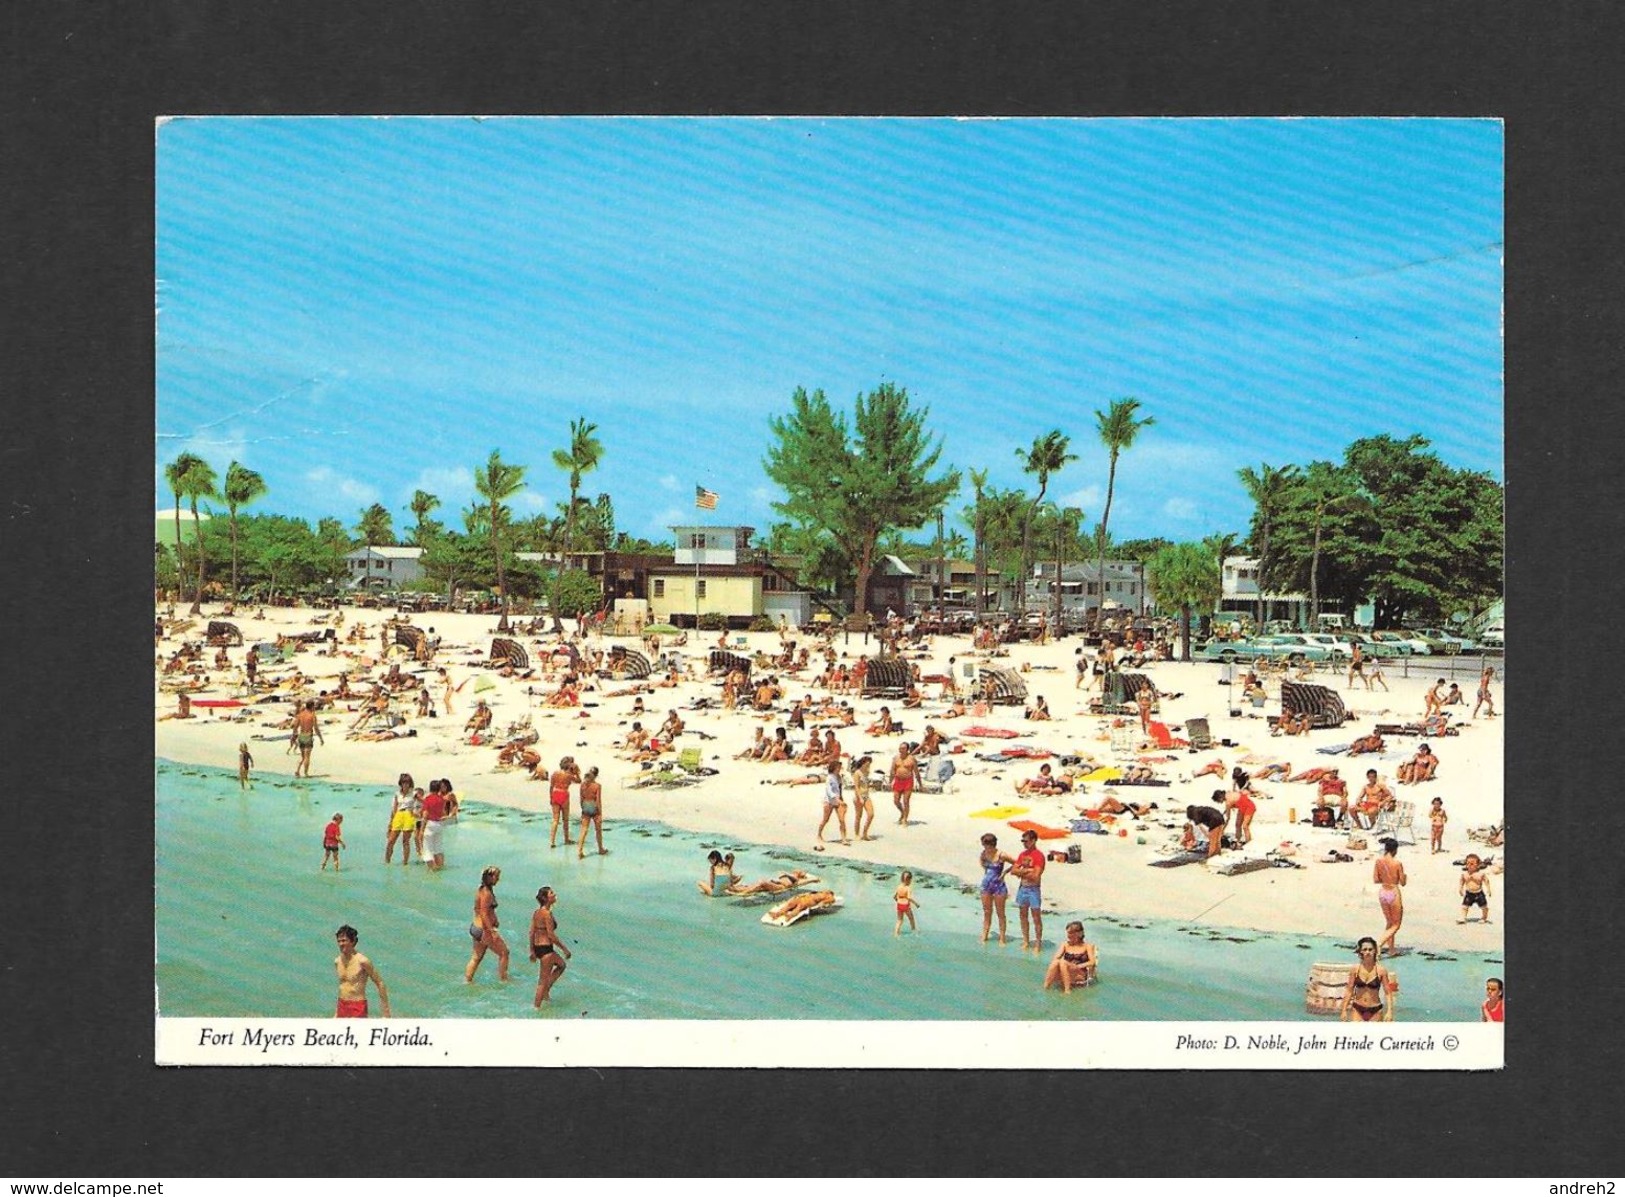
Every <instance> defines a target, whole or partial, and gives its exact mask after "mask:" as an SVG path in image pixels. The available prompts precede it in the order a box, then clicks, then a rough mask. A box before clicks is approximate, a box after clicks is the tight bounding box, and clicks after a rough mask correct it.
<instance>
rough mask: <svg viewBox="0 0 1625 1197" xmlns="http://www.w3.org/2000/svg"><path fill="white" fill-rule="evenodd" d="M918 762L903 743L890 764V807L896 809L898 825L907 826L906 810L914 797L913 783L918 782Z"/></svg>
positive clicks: (908, 747)
mask: <svg viewBox="0 0 1625 1197" xmlns="http://www.w3.org/2000/svg"><path fill="white" fill-rule="evenodd" d="M919 772H920V762H919V761H918V760H917V759H916V758H915V756H914V753H913V752H912V751H911V750H910V746H909V745H908V744H907V743H906V742H905V743H903V744H901V745H899V746H898V748H897V755H896V756H895V757H893V758H892V763H891V773H890V779H891V795H892V805H893V806H895V807H896V808H897V814H898V819H897V822H898V825H899V826H902V827H907V826H908V809H909V806H910V804H911V802H912V800H913V797H914V783H915V781H916V780H918V777H919Z"/></svg>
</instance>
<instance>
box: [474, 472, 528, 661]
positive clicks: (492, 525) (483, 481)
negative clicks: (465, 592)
mask: <svg viewBox="0 0 1625 1197" xmlns="http://www.w3.org/2000/svg"><path fill="white" fill-rule="evenodd" d="M524 485H525V467H524V466H522V465H509V464H507V463H506V462H504V461H503V460H502V453H501V451H500V450H497V449H492V450H491V457H490V459H489V460H488V461H487V462H486V463H485V468H484V469H476V470H475V471H474V489H475V490H476V491H478V492H479V495H480V498H482V499H484V500H485V502H486V503H487V504H488V506H487V508H486V511H485V514H486V516H487V518H486V520H485V521H482V522H485V523H486V525H487V527H488V529H489V531H490V535H491V554H492V556H494V557H495V558H496V567H497V589H498V590H500V591H501V592H502V618H501V619H500V620H498V621H497V631H499V632H506V631H508V575H507V571H506V570H505V569H504V568H503V563H502V554H503V544H502V534H503V532H504V531H506V529H507V525H508V517H509V515H510V514H511V513H510V511H509V510H508V508H507V507H505V506H504V505H503V502H504V500H506V499H511V498H513V496H514V495H516V494H518V493H519V491H520V490H521V489H522V488H523V487H524ZM469 523H470V525H471V526H472V524H473V521H472V520H470V521H469Z"/></svg>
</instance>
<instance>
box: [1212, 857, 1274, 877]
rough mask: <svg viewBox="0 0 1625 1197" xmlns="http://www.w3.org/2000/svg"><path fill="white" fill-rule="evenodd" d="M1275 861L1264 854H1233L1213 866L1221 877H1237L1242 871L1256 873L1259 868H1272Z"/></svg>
mask: <svg viewBox="0 0 1625 1197" xmlns="http://www.w3.org/2000/svg"><path fill="white" fill-rule="evenodd" d="M1274 867H1275V862H1274V861H1273V860H1270V859H1269V858H1268V857H1265V856H1233V857H1230V858H1228V859H1226V860H1222V861H1220V862H1218V863H1217V864H1215V865H1214V866H1213V871H1214V872H1215V873H1218V874H1219V875H1220V876H1223V877H1239V876H1241V874H1243V873H1256V872H1258V871H1259V870H1260V869H1273V868H1274Z"/></svg>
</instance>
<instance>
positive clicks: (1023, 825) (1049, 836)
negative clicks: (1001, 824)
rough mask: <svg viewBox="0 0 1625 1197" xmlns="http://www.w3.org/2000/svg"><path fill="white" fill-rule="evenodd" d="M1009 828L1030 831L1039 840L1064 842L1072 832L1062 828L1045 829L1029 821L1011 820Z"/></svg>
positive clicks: (1039, 824)
mask: <svg viewBox="0 0 1625 1197" xmlns="http://www.w3.org/2000/svg"><path fill="white" fill-rule="evenodd" d="M1008 825H1009V826H1011V827H1014V828H1015V829H1016V830H1017V831H1031V832H1033V833H1034V834H1035V835H1037V836H1038V838H1039V839H1041V840H1064V839H1065V838H1066V837H1067V836H1069V835H1071V834H1072V832H1071V831H1070V830H1068V829H1067V828H1064V827H1046V826H1044V824H1042V823H1034V822H1033V821H1032V820H1031V819H1011V820H1010V822H1009V824H1008Z"/></svg>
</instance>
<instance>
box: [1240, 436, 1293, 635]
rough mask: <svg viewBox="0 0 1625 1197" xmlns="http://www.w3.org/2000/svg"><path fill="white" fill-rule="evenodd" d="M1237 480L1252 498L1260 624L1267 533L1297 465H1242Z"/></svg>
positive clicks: (1260, 623) (1268, 547)
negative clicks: (1255, 466)
mask: <svg viewBox="0 0 1625 1197" xmlns="http://www.w3.org/2000/svg"><path fill="white" fill-rule="evenodd" d="M1236 475H1237V477H1239V478H1240V479H1241V484H1242V485H1243V486H1245V487H1246V488H1247V497H1248V498H1250V499H1252V501H1253V526H1252V539H1253V548H1254V550H1256V551H1257V553H1258V626H1259V627H1263V626H1264V615H1265V600H1264V578H1265V576H1266V574H1267V573H1268V572H1269V567H1270V561H1271V558H1270V551H1271V549H1272V547H1273V546H1272V545H1271V543H1270V541H1271V536H1272V534H1273V533H1274V530H1275V521H1276V519H1277V518H1279V516H1280V514H1281V507H1282V504H1283V502H1284V501H1285V498H1286V494H1287V491H1289V490H1290V489H1291V487H1292V485H1293V483H1294V482H1296V481H1297V477H1298V467H1297V466H1293V465H1289V466H1282V467H1281V468H1280V469H1276V468H1275V467H1274V466H1272V465H1269V464H1268V463H1265V462H1260V463H1259V466H1258V470H1257V471H1256V472H1255V471H1254V470H1253V467H1252V466H1243V467H1242V468H1241V469H1239V470H1237V471H1236Z"/></svg>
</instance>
